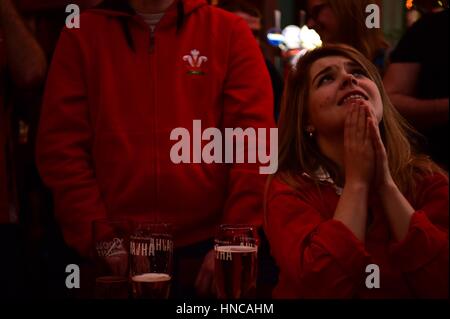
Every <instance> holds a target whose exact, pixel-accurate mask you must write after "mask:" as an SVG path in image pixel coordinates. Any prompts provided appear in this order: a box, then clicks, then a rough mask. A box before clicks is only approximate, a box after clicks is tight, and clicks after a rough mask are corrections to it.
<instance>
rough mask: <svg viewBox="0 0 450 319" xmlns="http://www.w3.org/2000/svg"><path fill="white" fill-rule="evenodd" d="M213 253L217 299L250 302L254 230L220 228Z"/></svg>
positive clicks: (254, 260)
mask: <svg viewBox="0 0 450 319" xmlns="http://www.w3.org/2000/svg"><path fill="white" fill-rule="evenodd" d="M214 250H215V269H214V271H215V274H214V276H215V282H216V289H217V296H218V298H219V299H240V298H254V297H255V296H256V276H257V253H258V237H257V232H256V228H255V227H254V226H251V225H228V224H227V225H220V227H219V230H218V234H217V236H216V239H215V246H214Z"/></svg>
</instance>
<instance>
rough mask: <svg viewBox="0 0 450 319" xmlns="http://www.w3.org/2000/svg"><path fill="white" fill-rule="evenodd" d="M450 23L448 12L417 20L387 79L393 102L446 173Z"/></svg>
mask: <svg viewBox="0 0 450 319" xmlns="http://www.w3.org/2000/svg"><path fill="white" fill-rule="evenodd" d="M448 24H449V10H448V9H446V10H444V11H440V12H437V13H429V14H427V15H425V16H424V17H423V18H421V19H420V20H419V21H417V22H416V23H415V24H414V25H413V26H412V27H411V28H409V29H408V30H407V31H406V33H405V34H404V35H403V37H402V38H401V39H400V41H399V43H398V45H397V46H396V48H395V49H394V51H393V52H392V54H391V57H390V65H389V67H388V68H387V70H386V74H385V76H384V85H385V87H386V90H387V92H388V94H389V97H390V99H391V101H392V103H393V104H394V105H395V107H396V108H397V109H398V111H399V112H400V113H401V114H402V115H403V116H404V117H405V118H406V119H407V120H408V121H409V122H410V123H411V124H412V125H413V126H414V127H415V128H416V129H418V130H419V132H421V133H422V134H423V135H424V136H425V138H426V140H425V143H424V150H425V152H427V153H429V154H430V155H431V157H432V158H433V160H435V161H436V162H437V163H438V164H440V165H441V166H442V167H443V168H445V169H447V170H448V150H447V146H448V117H449V113H448V108H449V94H448V85H449V81H448V80H449V79H448V55H449V50H448V37H449V33H448Z"/></svg>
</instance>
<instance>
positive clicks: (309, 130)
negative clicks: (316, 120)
mask: <svg viewBox="0 0 450 319" xmlns="http://www.w3.org/2000/svg"><path fill="white" fill-rule="evenodd" d="M315 131H316V128H315V127H314V125H312V124H308V125H307V126H306V133H308V136H309V137H313V136H314V132H315Z"/></svg>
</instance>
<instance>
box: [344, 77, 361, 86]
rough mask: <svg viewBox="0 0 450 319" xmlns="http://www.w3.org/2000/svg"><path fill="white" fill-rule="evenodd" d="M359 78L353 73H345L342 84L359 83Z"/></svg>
mask: <svg viewBox="0 0 450 319" xmlns="http://www.w3.org/2000/svg"><path fill="white" fill-rule="evenodd" d="M357 84H358V80H357V79H356V78H355V77H354V76H353V74H345V75H344V77H343V80H342V86H343V87H346V86H349V85H357Z"/></svg>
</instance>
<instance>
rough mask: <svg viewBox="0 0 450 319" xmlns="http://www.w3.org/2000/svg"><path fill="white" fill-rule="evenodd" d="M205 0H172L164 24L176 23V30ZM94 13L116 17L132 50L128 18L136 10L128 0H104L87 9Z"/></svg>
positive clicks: (132, 15) (202, 5) (133, 15)
mask: <svg viewBox="0 0 450 319" xmlns="http://www.w3.org/2000/svg"><path fill="white" fill-rule="evenodd" d="M207 5H208V3H207V2H206V0H174V2H173V3H172V4H171V5H170V7H169V8H168V9H167V10H166V11H165V15H164V16H165V19H164V21H166V24H169V25H173V24H176V29H177V32H179V31H180V30H181V28H182V27H183V23H184V21H185V19H186V17H187V16H189V15H190V14H191V13H192V12H194V11H196V10H197V9H199V8H201V7H204V6H207ZM89 12H91V13H94V14H100V15H105V16H109V17H117V18H118V19H119V21H120V23H121V25H122V29H123V32H124V36H125V38H126V41H127V43H128V46H129V47H130V49H131V50H133V51H134V43H133V39H132V36H131V33H130V28H129V25H128V23H129V19H132V18H133V17H135V16H136V14H137V13H136V11H135V10H134V9H133V7H132V6H131V5H130V3H129V1H128V0H105V1H103V2H102V3H101V4H99V5H98V6H97V7H95V8H93V9H91V10H89Z"/></svg>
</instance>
